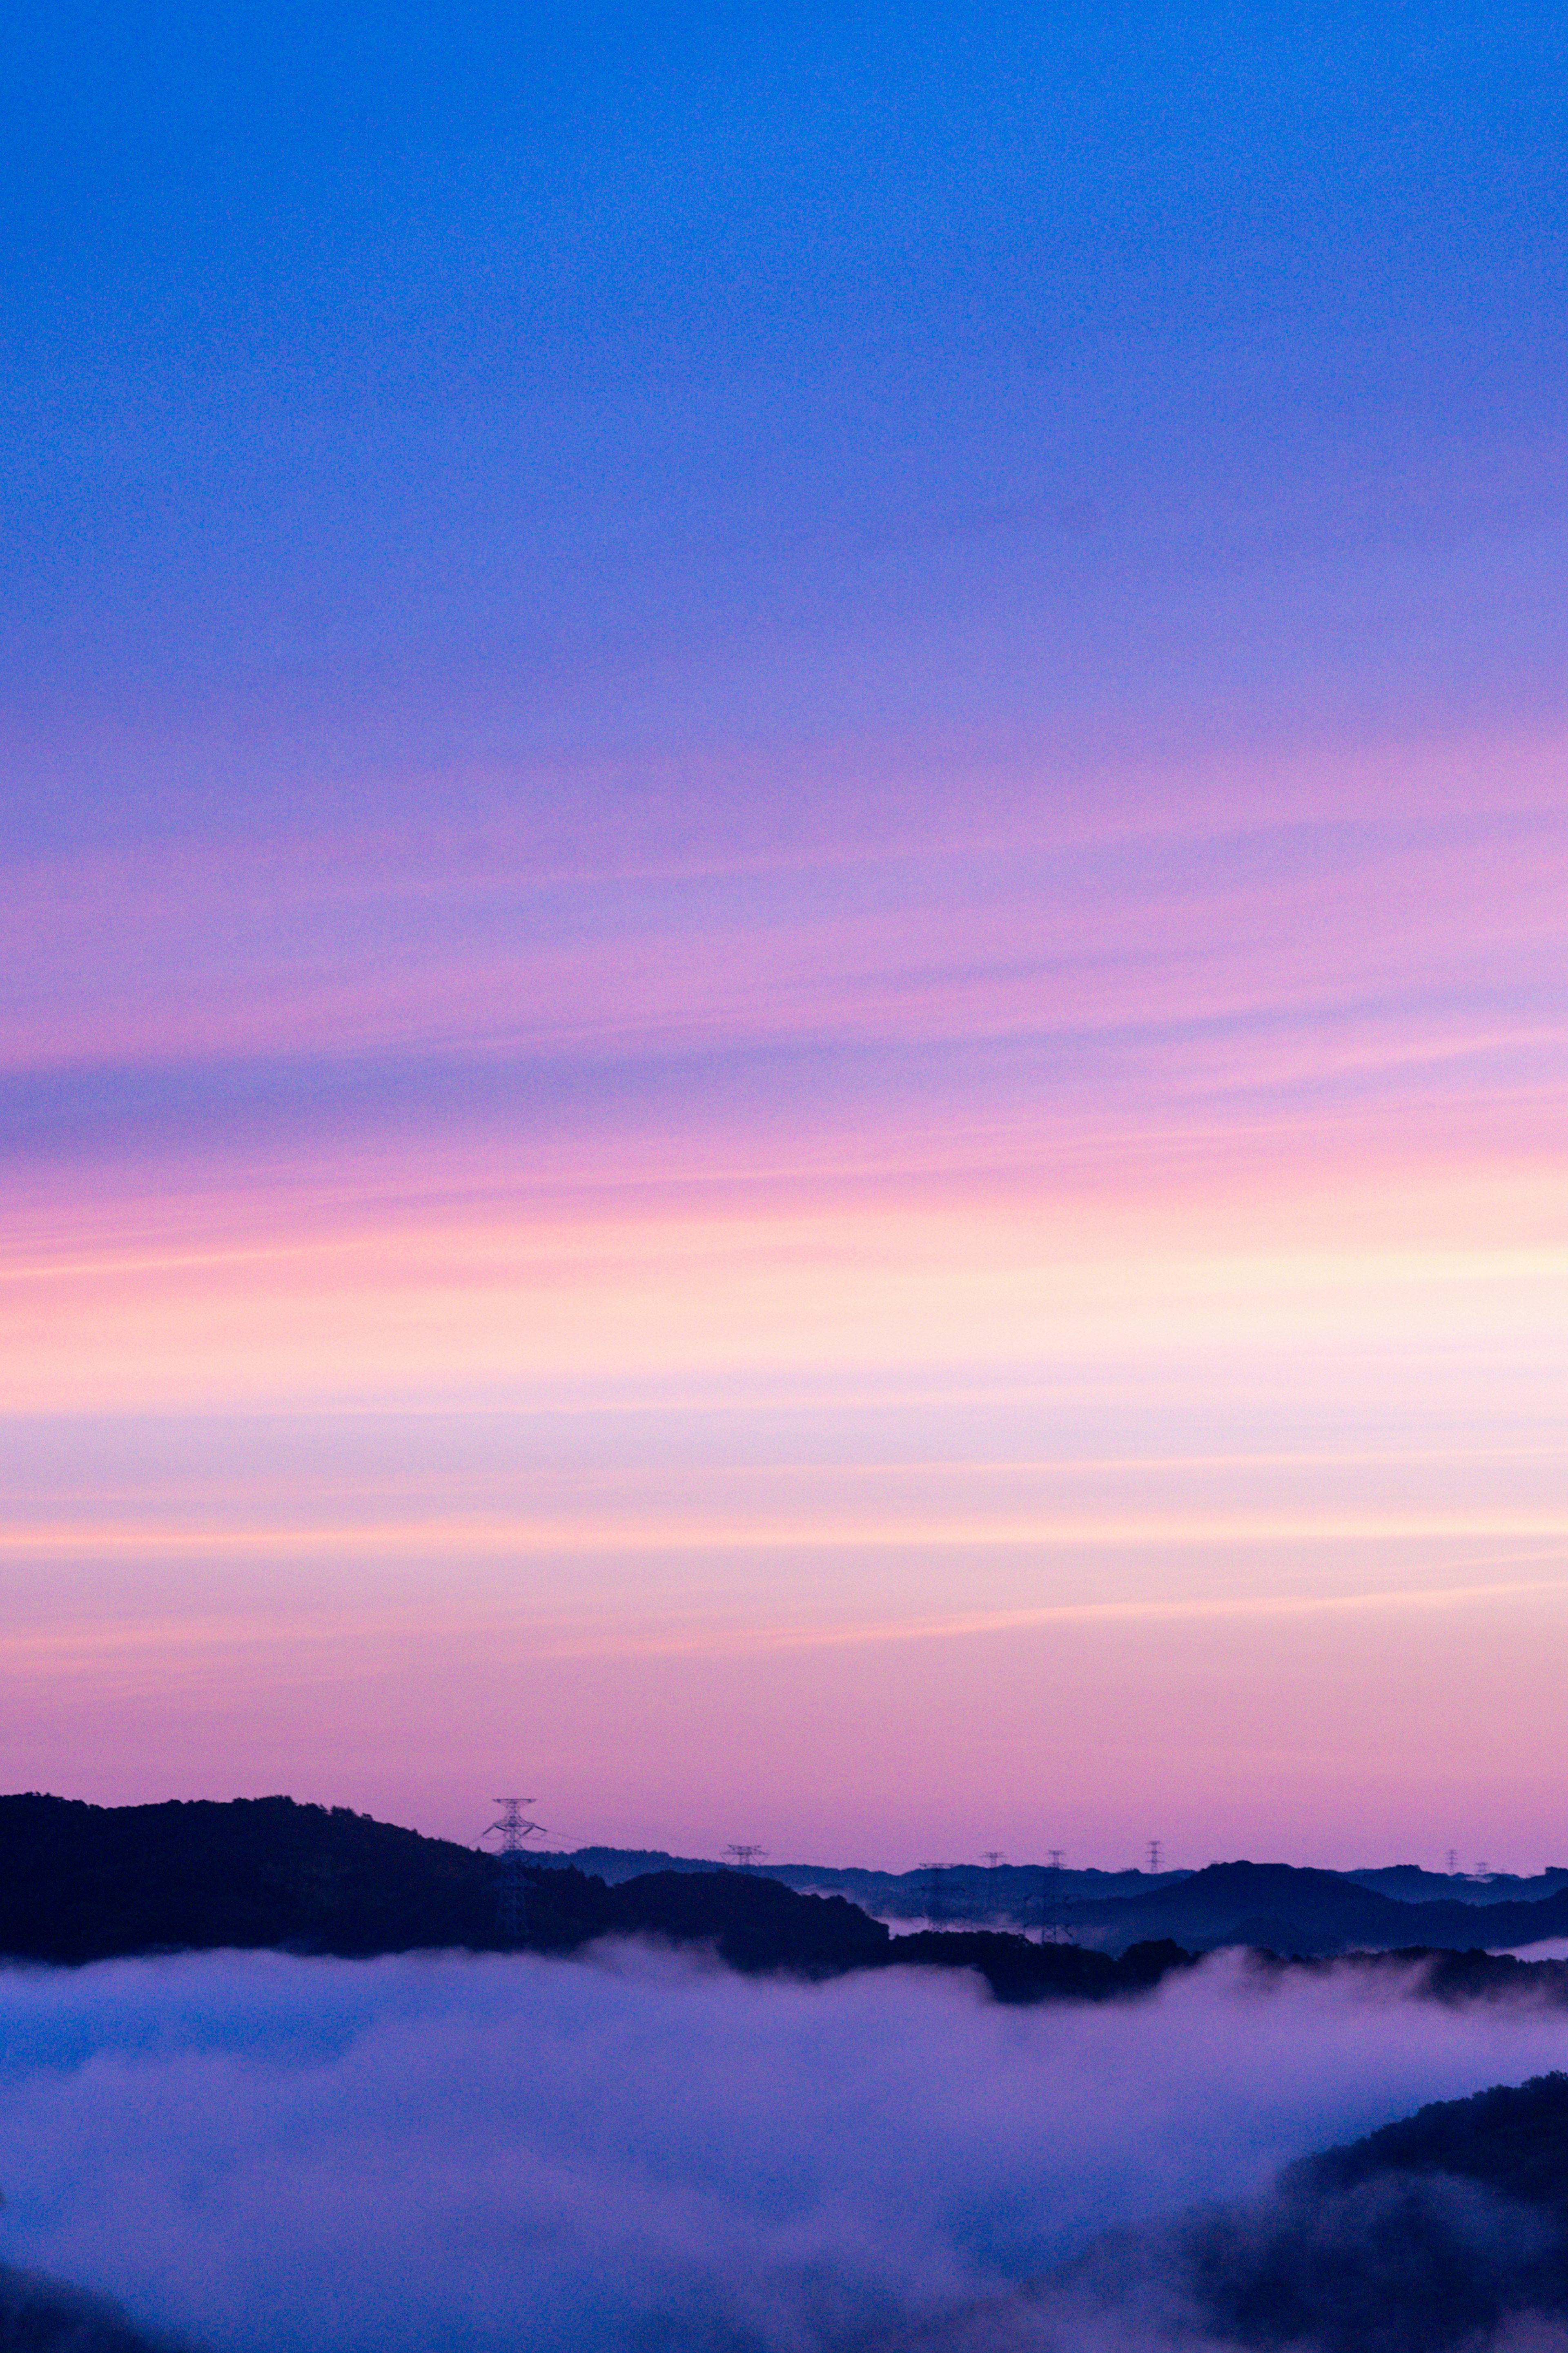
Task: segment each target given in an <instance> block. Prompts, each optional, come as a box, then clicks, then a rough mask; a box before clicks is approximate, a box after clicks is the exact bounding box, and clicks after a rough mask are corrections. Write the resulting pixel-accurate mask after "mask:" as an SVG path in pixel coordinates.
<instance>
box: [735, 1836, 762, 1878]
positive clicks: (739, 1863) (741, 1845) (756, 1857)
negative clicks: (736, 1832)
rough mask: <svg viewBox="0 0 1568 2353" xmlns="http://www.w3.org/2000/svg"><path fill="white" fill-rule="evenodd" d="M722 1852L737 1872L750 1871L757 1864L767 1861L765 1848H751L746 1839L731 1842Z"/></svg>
mask: <svg viewBox="0 0 1568 2353" xmlns="http://www.w3.org/2000/svg"><path fill="white" fill-rule="evenodd" d="M724 1852H725V1853H726V1854H727V1855H729V1856H730V1858H731V1861H732V1862H733V1863H734V1865H735V1868H736V1870H737V1871H751V1870H752V1868H753V1867H754V1866H755V1865H756V1864H757V1863H759V1862H766V1861H767V1859H768V1851H767V1848H766V1847H765V1846H753V1845H752V1843H751V1841H749V1840H747V1839H733V1840H731V1842H730V1844H729V1845H728V1846H727V1847H726V1848H725V1849H724Z"/></svg>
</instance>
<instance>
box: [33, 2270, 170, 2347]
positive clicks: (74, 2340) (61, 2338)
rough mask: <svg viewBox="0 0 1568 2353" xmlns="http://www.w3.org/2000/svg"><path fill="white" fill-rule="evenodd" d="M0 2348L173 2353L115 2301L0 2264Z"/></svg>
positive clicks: (166, 2343) (164, 2339)
mask: <svg viewBox="0 0 1568 2353" xmlns="http://www.w3.org/2000/svg"><path fill="white" fill-rule="evenodd" d="M0 2353H176V2348H174V2345H173V2344H172V2343H171V2340H170V2339H169V2338H167V2337H147V2336H144V2335H143V2334H142V2331H141V2329H139V2328H135V2327H132V2324H131V2322H130V2321H129V2320H128V2319H127V2318H126V2316H125V2315H124V2314H123V2313H122V2312H121V2310H120V2308H119V2306H116V2305H112V2304H110V2303H107V2302H105V2301H104V2300H103V2299H101V2298H100V2297H98V2296H93V2295H82V2294H81V2293H80V2291H79V2289H77V2288H73V2287H64V2286H62V2285H60V2284H59V2283H58V2281H55V2280H47V2279H39V2278H37V2277H36V2276H35V2275H34V2274H32V2273H31V2272H18V2271H13V2270H12V2269H11V2267H10V2265H9V2264H8V2263H0Z"/></svg>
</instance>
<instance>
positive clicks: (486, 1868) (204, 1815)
mask: <svg viewBox="0 0 1568 2353" xmlns="http://www.w3.org/2000/svg"><path fill="white" fill-rule="evenodd" d="M495 1872H496V1865H495V1862H494V1860H493V1858H492V1857H490V1856H489V1855H484V1854H477V1853H475V1852H473V1851H472V1850H471V1849H469V1848H468V1847H461V1846H457V1845H454V1844H452V1843H450V1842H449V1841H447V1840H445V1839H427V1838H422V1837H421V1836H420V1835H419V1833H418V1832H417V1831H405V1830H399V1829H397V1828H395V1826H394V1825H393V1824H392V1823H390V1822H378V1821H373V1820H371V1818H370V1817H369V1815H367V1814H355V1813H351V1812H350V1811H349V1810H348V1809H347V1808H346V1807H342V1806H334V1807H332V1808H331V1809H330V1810H329V1809H328V1808H326V1807H324V1806H299V1805H296V1804H295V1803H294V1801H293V1799H290V1798H255V1799H245V1798H237V1799H233V1800H232V1801H231V1802H229V1803H227V1804H218V1803H213V1802H207V1801H205V1800H195V1801H193V1802H191V1803H189V1804H176V1803H171V1804H167V1805H157V1806H89V1805H83V1804H82V1803H80V1802H79V1800H76V1799H65V1798H49V1797H40V1796H37V1795H32V1796H26V1797H11V1798H0V1953H4V1954H6V1955H9V1956H12V1957H16V1958H21V1959H26V1960H40V1961H89V1960H101V1959H108V1958H110V1957H113V1956H115V1955H118V1954H122V1953H145V1952H155V1951H160V1950H167V1949H170V1948H189V1949H197V1950H199V1949H210V1948H212V1947H217V1946H228V1945H232V1946H238V1947H247V1946H260V1945H277V1946H283V1947H297V1948H299V1949H300V1950H307V1951H310V1952H321V1953H339V1954H344V1955H353V1954H368V1953H396V1952H407V1951H410V1950H414V1949H416V1948H418V1947H423V1946H437V1945H478V1946H485V1945H493V1944H494V1943H495V1942H496V1936H495Z"/></svg>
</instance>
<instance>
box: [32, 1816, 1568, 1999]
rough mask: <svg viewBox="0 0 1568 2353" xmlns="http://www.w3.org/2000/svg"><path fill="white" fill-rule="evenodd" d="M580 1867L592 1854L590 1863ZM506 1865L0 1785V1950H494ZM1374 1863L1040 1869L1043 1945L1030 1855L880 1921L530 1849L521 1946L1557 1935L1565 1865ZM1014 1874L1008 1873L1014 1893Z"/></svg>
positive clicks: (1270, 1942)
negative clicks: (1503, 1875)
mask: <svg viewBox="0 0 1568 2353" xmlns="http://www.w3.org/2000/svg"><path fill="white" fill-rule="evenodd" d="M586 1862H595V1863H597V1864H598V1865H599V1866H600V1867H599V1868H598V1869H597V1870H585V1869H584V1868H583V1865H584V1863H586ZM648 1865H654V1866H658V1867H655V1868H652V1869H649V1868H647V1866H648ZM627 1866H630V1867H627ZM637 1866H643V1867H641V1868H639V1867H637ZM499 1867H500V1866H499V1865H498V1862H497V1860H496V1858H495V1857H494V1856H493V1855H491V1854H488V1853H482V1852H477V1851H476V1850H475V1849H474V1848H472V1847H464V1846H458V1845H456V1844H455V1843H453V1842H452V1841H449V1840H446V1839H429V1838H424V1837H422V1836H420V1834H419V1833H418V1832H417V1831H407V1830H401V1829H398V1828H397V1827H396V1826H395V1825H394V1824H392V1823H388V1822H378V1821H374V1820H372V1819H371V1818H370V1817H369V1816H368V1815H365V1814H356V1813H353V1812H351V1811H350V1810H348V1809H347V1808H343V1807H334V1808H331V1809H328V1808H325V1807H321V1806H299V1805H295V1804H294V1803H293V1801H292V1800H291V1799H288V1798H264V1799H235V1800H234V1801H232V1802H231V1803H227V1804H216V1803H205V1802H196V1803H190V1804H174V1803H171V1804H168V1805H154V1806H124V1807H101V1806H88V1805H83V1804H81V1803H80V1802H79V1801H77V1800H69V1799H63V1798H52V1797H43V1796H38V1795H36V1794H35V1795H29V1796H18V1797H9V1798H0V1955H3V1956H9V1957H14V1958H17V1959H26V1960H38V1961H63V1962H79V1961H87V1960H98V1959H106V1958H109V1957H113V1956H117V1955H121V1954H129V1953H148V1952H159V1951H170V1950H179V1949H183V1950H202V1949H212V1948H213V1947H220V1946H236V1947H258V1946H276V1947H282V1948H285V1949H294V1950H298V1951H305V1952H321V1953H337V1954H343V1955H360V1954H370V1953H389V1952H405V1951H411V1950H414V1949H416V1948H420V1947H443V1946H467V1947H471V1948H472V1949H475V1950H480V1951H483V1950H494V1949H496V1948H498V1947H501V1946H503V1945H505V1944H507V1943H509V1942H510V1941H513V1940H512V1939H510V1938H509V1937H507V1936H503V1935H502V1934H501V1931H500V1925H499V1919H498V1907H497V1892H498V1890H497V1874H498V1871H499ZM1369 1875H1370V1874H1351V1873H1337V1872H1330V1871H1299V1870H1295V1869H1293V1868H1292V1867H1290V1866H1289V1865H1288V1864H1285V1863H1252V1862H1227V1863H1212V1864H1210V1865H1209V1867H1208V1869H1207V1870H1205V1871H1196V1872H1188V1873H1167V1874H1164V1875H1163V1876H1161V1877H1160V1878H1157V1879H1154V1878H1151V1877H1149V1876H1148V1875H1147V1874H1143V1873H1088V1872H1078V1873H1065V1872H1064V1873H1061V1874H1060V1877H1059V1881H1058V1878H1057V1877H1056V1876H1055V1875H1053V1874H1052V1873H1049V1872H1048V1871H1044V1870H1040V1869H1035V1870H1034V1872H1033V1873H1032V1883H1033V1884H1034V1885H1035V1886H1036V1887H1037V1889H1038V1890H1039V1894H1038V1896H1037V1910H1036V1913H1035V1915H1034V1916H1035V1919H1036V1921H1037V1923H1038V1922H1040V1921H1041V1920H1042V1918H1043V1919H1044V1920H1045V1921H1047V1922H1048V1923H1050V1924H1051V1926H1052V1935H1051V1939H1050V1941H1048V1942H1046V1943H1043V1944H1042V1943H1040V1942H1030V1941H1026V1938H1025V1936H1021V1935H1020V1934H1019V1933H1018V1932H1017V1924H1018V1922H1019V1921H1020V1919H1022V1920H1024V1921H1027V1920H1028V1919H1029V1916H1030V1915H1029V1911H1028V1907H1027V1905H1026V1903H1025V1902H1024V1901H1023V1900H1022V1899H1023V1895H1024V1894H1026V1892H1027V1884H1028V1883H1030V1881H1031V1873H1029V1871H1028V1870H1026V1868H1024V1867H1022V1866H1020V1867H1017V1868H1016V1870H1014V1871H1013V1872H1011V1873H1009V1872H1008V1870H1007V1867H1005V1866H1004V1867H1003V1868H1002V1870H1001V1871H999V1872H998V1873H996V1874H995V1875H994V1877H988V1875H987V1874H986V1873H984V1870H983V1869H978V1868H977V1869H976V1870H974V1871H973V1872H970V1873H961V1872H959V1871H957V1870H954V1871H952V1872H951V1873H942V1874H941V1876H940V1883H939V1884H938V1885H937V1886H936V1887H935V1888H934V1889H933V1888H932V1887H931V1884H930V1875H929V1874H927V1877H926V1883H925V1885H924V1888H923V1891H921V1886H920V1879H919V1875H918V1874H904V1876H903V1878H902V1879H901V1880H900V1881H899V1882H898V1883H897V1884H898V1885H899V1886H900V1888H901V1890H902V1892H903V1894H904V1896H905V1898H906V1899H910V1898H912V1896H913V1895H914V1894H916V1893H917V1892H923V1894H924V1896H925V1904H924V1906H923V1910H922V1912H921V1915H917V1916H921V1917H923V1918H924V1919H926V1920H928V1921H929V1920H931V1919H932V1907H933V1905H934V1907H935V1911H936V1915H937V1917H936V1919H935V1921H934V1923H933V1925H932V1926H929V1927H926V1928H924V1929H922V1931H921V1933H919V1934H916V1935H900V1936H891V1937H890V1936H889V1928H888V1926H887V1922H888V1919H889V1917H891V1918H893V1919H895V1920H896V1919H897V1918H899V1917H900V1915H899V1914H898V1913H896V1912H893V1911H892V1910H891V1908H890V1907H888V1908H885V1909H884V1908H883V1907H881V1906H877V1907H876V1908H875V1909H873V1908H872V1907H871V1906H870V1905H866V1904H861V1903H857V1902H854V1901H851V1900H850V1898H849V1896H848V1894H847V1892H846V1883H864V1882H866V1881H868V1880H873V1879H874V1878H875V1877H876V1876H877V1875H876V1874H872V1873H850V1872H826V1871H816V1870H814V1869H812V1868H811V1867H809V1866H805V1865H800V1866H786V1867H785V1869H784V1870H779V1871H772V1872H767V1873H763V1872H742V1871H736V1870H725V1869H723V1868H721V1867H720V1866H717V1865H715V1864H712V1863H706V1864H705V1863H701V1862H697V1861H695V1860H693V1859H689V1858H687V1859H681V1858H675V1857H668V1858H667V1857H661V1856H657V1855H651V1854H638V1855H628V1854H626V1852H624V1851H618V1850H613V1849H589V1850H586V1851H584V1852H583V1853H581V1854H579V1855H577V1856H575V1857H572V1856H565V1857H563V1856H535V1857H531V1858H530V1862H529V1865H528V1887H529V1895H528V1905H527V1926H526V1931H525V1934H524V1936H522V1938H521V1941H522V1942H524V1943H525V1944H527V1945H528V1946H530V1947H531V1948H533V1949H534V1950H537V1951H541V1952H571V1951H574V1950H576V1949H577V1948H578V1947H581V1946H583V1945H584V1944H586V1943H589V1942H591V1941H592V1940H593V1939H594V1938H595V1937H596V1936H608V1935H623V1936H627V1935H644V1936H660V1937H663V1938H665V1939H667V1940H668V1941H670V1942H673V1943H693V1942H705V1943H709V1944H712V1945H714V1946H715V1947H717V1949H718V1950H719V1951H720V1952H721V1953H722V1954H723V1955H724V1956H725V1957H726V1958H728V1959H730V1960H731V1961H732V1962H733V1963H734V1965H735V1966H736V1967H737V1968H790V1969H795V1970H796V1971H799V1972H802V1973H805V1974H807V1975H821V1974H827V1973H832V1972H833V1971H836V1970H839V1969H844V1968H882V1967H886V1966H887V1965H888V1964H889V1961H894V1960H896V1961H898V1962H900V1963H901V1964H904V1965H912V1966H929V1967H940V1968H970V1967H973V1968H980V1969H981V1970H982V1971H983V1973H984V1975H985V1976H986V1977H987V1978H989V1979H990V1980H991V1982H992V1983H993V1985H994V1989H996V1990H997V1991H998V1992H999V1993H1001V1992H1004V1991H1005V1992H1006V1994H1007V1996H1008V1998H1010V1999H1033V1998H1035V1997H1036V1995H1037V1994H1039V1993H1044V1992H1047V1991H1057V1992H1067V1991H1069V1990H1070V1991H1074V1992H1079V1993H1082V1994H1085V1995H1091V1994H1099V1993H1106V1992H1112V1991H1115V1990H1118V1989H1124V1988H1126V1987H1130V1986H1132V1985H1136V1984H1144V1983H1148V1982H1151V1981H1152V1979H1151V1978H1150V1974H1149V1972H1150V1968H1151V1967H1152V1963H1151V1962H1150V1961H1149V1959H1148V1957H1147V1953H1148V1950H1149V1948H1157V1949H1158V1950H1159V1952H1160V1953H1161V1954H1162V1955H1163V1956H1165V1957H1164V1958H1163V1959H1162V1960H1161V1962H1160V1964H1159V1967H1160V1968H1165V1967H1169V1966H1174V1965H1175V1964H1176V1963H1177V1962H1179V1961H1181V1960H1184V1958H1185V1957H1187V1956H1188V1955H1191V1954H1194V1953H1202V1952H1208V1951H1212V1950H1214V1949H1215V1947H1220V1946H1226V1945H1249V1946H1256V1947H1260V1948H1262V1949H1265V1950H1268V1951H1271V1952H1275V1953H1279V1954H1283V1955H1299V1956H1301V1957H1306V1958H1321V1957H1331V1956H1333V1955H1336V1954H1342V1953H1349V1952H1363V1953H1371V1954H1375V1953H1391V1952H1401V1951H1407V1950H1409V1949H1411V1948H1412V1947H1422V1948H1424V1949H1426V1950H1429V1951H1437V1952H1449V1953H1460V1954H1463V1953H1473V1952H1475V1951H1476V1950H1477V1948H1478V1947H1482V1946H1488V1947H1494V1948H1495V1947H1509V1946H1524V1945H1530V1944H1535V1943H1539V1942H1541V1941H1542V1940H1544V1939H1548V1938H1552V1937H1557V1936H1563V1937H1568V1874H1564V1873H1552V1874H1545V1876H1547V1877H1550V1878H1551V1879H1552V1880H1553V1881H1559V1880H1561V1881H1563V1884H1562V1885H1561V1886H1559V1887H1558V1888H1557V1891H1556V1892H1555V1893H1552V1894H1542V1895H1541V1896H1539V1897H1537V1898H1535V1899H1534V1900H1527V1901H1520V1900H1517V1899H1515V1900H1509V1899H1497V1900H1492V1901H1489V1902H1488V1903H1487V1904H1486V1905H1485V1906H1484V1907H1483V1908H1479V1909H1478V1906H1477V1905H1476V1904H1475V1903H1474V1902H1471V1901H1464V1900H1459V1899H1458V1898H1456V1897H1452V1896H1450V1897H1448V1898H1447V1900H1445V1901H1442V1902H1436V1903H1432V1902H1405V1901H1401V1900H1399V1899H1398V1898H1396V1897H1394V1896H1393V1895H1390V1894H1384V1893H1381V1892H1380V1891H1379V1889H1377V1888H1376V1887H1373V1886H1369V1885H1367V1884H1366V1883H1365V1878H1366V1877H1367V1876H1369ZM1009 1877H1011V1878H1012V1879H1013V1880H1014V1882H1015V1883H1021V1885H1020V1884H1016V1885H1015V1887H1014V1888H1012V1889H1009V1887H1008V1886H1007V1884H1006V1881H1007V1879H1008V1878H1009ZM795 1880H802V1881H805V1882H807V1883H808V1884H807V1885H805V1886H801V1885H792V1884H791V1882H792V1881H795ZM1128 1881H1131V1882H1132V1883H1133V1884H1132V1885H1131V1888H1129V1887H1128V1886H1127V1884H1126V1883H1127V1882H1128ZM1015 1894H1017V1895H1018V1897H1019V1900H1018V1901H1017V1902H1016V1903H1014V1902H1013V1900H1012V1899H1013V1897H1014V1895H1015ZM987 1899H989V1900H990V1902H991V1907H992V1908H991V1913H990V1915H989V1916H990V1922H991V1925H990V1926H984V1925H983V1924H984V1922H985V1920H986V1918H987V1914H986V1912H985V1910H984V1902H985V1901H986V1900H987ZM902 1916H903V1917H904V1918H909V1917H910V1916H911V1915H910V1913H909V1912H905V1913H904V1914H903V1915H902ZM1139 1955H1142V1956H1144V1957H1142V1958H1139V1957H1136V1956H1139ZM1124 1961H1125V1962H1126V1963H1128V1964H1129V1966H1128V1967H1127V1968H1123V1966H1122V1964H1123V1962H1124ZM1500 1971H1502V1972H1503V1973H1504V1974H1506V1969H1505V1966H1504V1965H1502V1964H1499V1965H1498V1966H1497V1968H1494V1969H1493V1971H1492V1975H1493V1976H1494V1977H1496V1976H1498V1974H1499V1972H1500ZM1155 1973H1156V1974H1157V1973H1158V1971H1157V1970H1156V1972H1155ZM1473 1976H1474V1972H1472V1977H1473Z"/></svg>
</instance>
